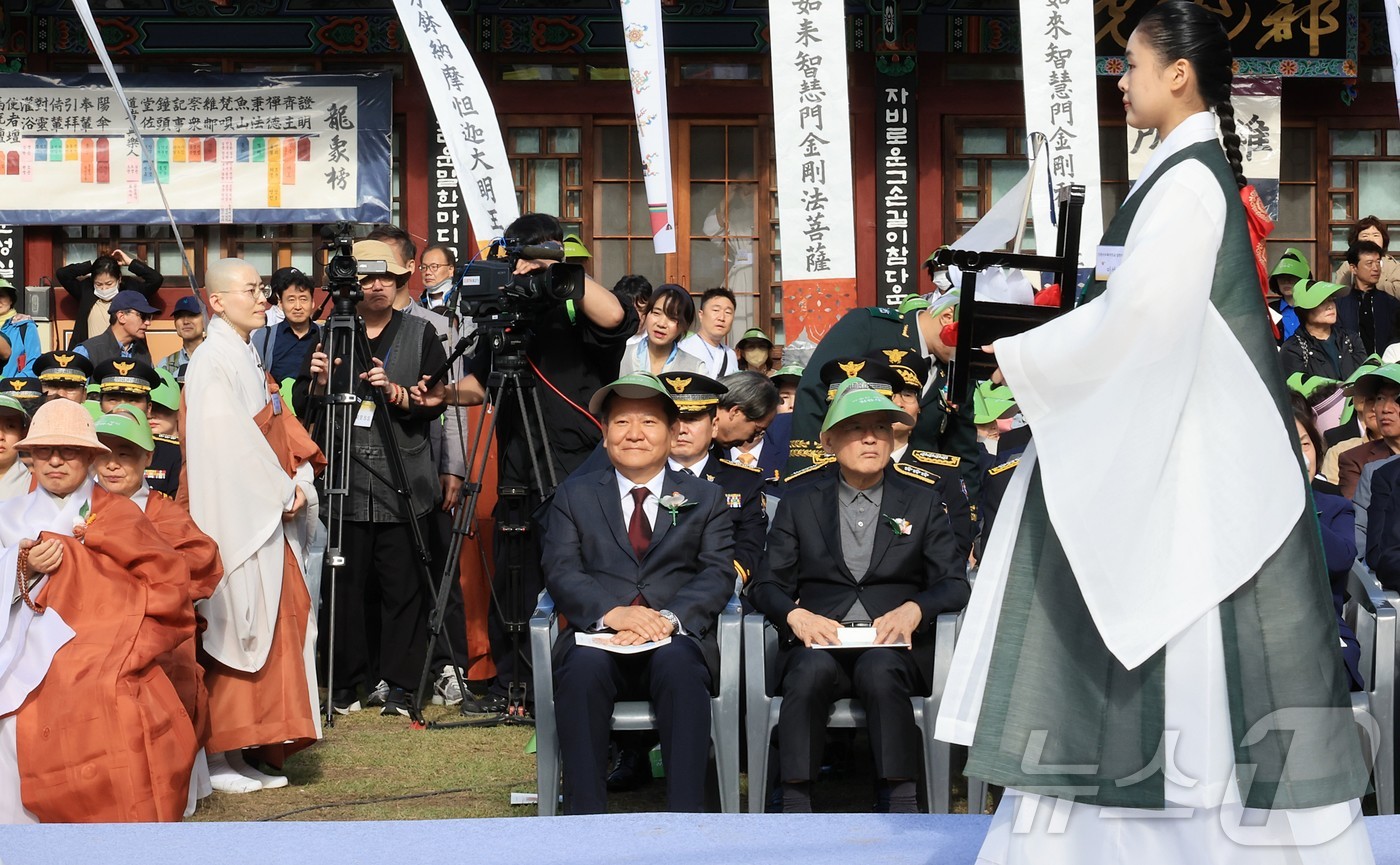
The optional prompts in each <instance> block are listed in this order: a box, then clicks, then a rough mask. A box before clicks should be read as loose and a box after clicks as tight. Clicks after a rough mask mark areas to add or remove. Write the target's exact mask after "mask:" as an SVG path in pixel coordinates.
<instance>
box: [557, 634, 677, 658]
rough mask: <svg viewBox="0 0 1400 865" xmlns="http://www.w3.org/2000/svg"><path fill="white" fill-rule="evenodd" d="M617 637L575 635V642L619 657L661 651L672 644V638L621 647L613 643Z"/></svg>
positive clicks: (608, 635)
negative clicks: (660, 649)
mask: <svg viewBox="0 0 1400 865" xmlns="http://www.w3.org/2000/svg"><path fill="white" fill-rule="evenodd" d="M614 636H616V635H615V634H611V633H603V634H584V633H577V634H574V640H575V642H577V643H578V644H579V645H580V646H588V647H589V648H593V649H602V650H603V651H605V652H614V653H616V654H619V655H636V654H639V653H641V652H650V651H651V650H652V649H659V648H661V647H662V646H664V645H666V644H667V643H669V642H671V638H670V637H667V638H666V639H664V640H654V641H652V642H650V643H639V644H637V645H635V646H619V645H616V644H615V643H613V641H612V638H613V637H614Z"/></svg>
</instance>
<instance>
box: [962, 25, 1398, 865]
mask: <svg viewBox="0 0 1400 865" xmlns="http://www.w3.org/2000/svg"><path fill="white" fill-rule="evenodd" d="M1128 63H1129V67H1128V71H1127V72H1126V73H1125V74H1124V76H1123V78H1122V80H1121V81H1120V84H1119V88H1120V89H1121V90H1123V92H1124V94H1125V98H1124V103H1125V106H1126V107H1127V110H1128V122H1129V123H1130V124H1131V125H1133V126H1135V127H1138V128H1153V127H1155V128H1157V129H1158V130H1159V133H1160V134H1161V136H1162V139H1163V140H1162V143H1161V144H1160V145H1159V146H1158V148H1157V150H1156V152H1155V153H1154V155H1153V157H1152V160H1151V162H1150V163H1149V165H1148V166H1147V168H1146V169H1145V170H1144V171H1143V173H1142V176H1141V178H1140V179H1139V180H1138V182H1137V184H1136V185H1135V186H1134V187H1133V189H1132V190H1131V192H1130V194H1129V197H1128V199H1127V200H1126V201H1125V203H1124V205H1123V207H1122V208H1121V209H1120V211H1119V213H1118V215H1117V217H1116V218H1115V219H1114V220H1113V222H1112V224H1111V225H1110V226H1109V228H1108V231H1107V232H1106V234H1105V236H1104V239H1103V246H1102V247H1100V252H1099V259H1100V273H1099V276H1100V277H1101V278H1103V277H1104V276H1107V281H1106V284H1105V283H1104V282H1103V281H1096V282H1095V284H1094V285H1093V286H1092V287H1091V289H1090V290H1089V291H1088V292H1087V294H1086V297H1085V302H1083V303H1081V305H1080V307H1079V308H1077V309H1075V310H1074V311H1072V312H1070V313H1068V314H1066V315H1064V316H1062V317H1061V318H1059V319H1057V320H1055V321H1053V322H1051V323H1049V324H1047V325H1045V326H1043V327H1039V328H1036V329H1035V330H1032V331H1030V332H1028V333H1025V334H1022V335H1020V336H1017V337H1012V338H1009V339H1003V340H999V341H998V342H997V343H996V345H995V350H996V354H997V359H998V362H999V364H1000V366H1001V370H1002V372H1003V374H1004V375H1005V377H1006V380H1007V382H1008V384H1010V386H1011V388H1012V390H1013V392H1014V393H1015V394H1016V398H1017V403H1018V404H1019V406H1020V408H1021V411H1022V413H1023V414H1024V415H1025V417H1026V419H1027V421H1028V422H1029V423H1030V424H1031V426H1032V427H1033V428H1034V430H1035V441H1034V443H1033V445H1032V446H1031V448H1030V449H1028V450H1027V452H1026V456H1025V457H1024V458H1023V459H1022V460H1021V463H1020V465H1019V466H1018V468H1017V469H1016V474H1015V476H1014V477H1013V479H1012V481H1011V483H1010V486H1009V488H1008V489H1007V492H1006V495H1005V498H1004V500H1003V503H1002V507H1001V511H1000V513H999V515H998V519H997V524H996V529H995V531H994V532H993V533H992V536H991V538H990V539H989V541H988V544H987V548H986V552H985V554H984V556H983V561H982V567H981V571H980V575H979V578H978V581H977V584H976V586H975V588H974V591H973V595H972V600H971V602H970V604H969V606H968V610H967V613H966V620H965V624H964V626H963V630H962V633H961V634H960V636H959V640H958V647H957V651H956V654H955V656H954V660H953V670H952V674H951V676H950V680H949V685H948V689H947V691H946V692H945V697H944V699H943V703H942V707H941V711H940V714H939V719H938V732H937V734H938V736H939V738H941V739H944V740H946V741H951V742H955V743H959V744H965V745H968V746H970V758H969V762H968V766H967V774H968V775H969V776H971V777H976V778H983V779H986V780H988V781H990V782H992V783H995V784H1001V785H1004V786H1006V787H1007V788H1008V789H1007V795H1006V797H1005V798H1004V799H1003V800H1002V803H1001V807H1000V808H999V809H998V811H997V815H996V817H995V818H994V820H993V823H992V827H991V829H990V831H989V833H988V837H987V840H986V842H985V843H984V846H983V849H982V854H981V859H980V861H984V862H1035V863H1059V862H1065V863H1070V862H1073V863H1090V862H1093V863H1098V862H1115V861H1128V859H1129V858H1131V860H1132V861H1133V862H1134V865H1150V863H1156V862H1163V863H1166V862H1172V863H1180V862H1191V863H1197V862H1230V863H1239V862H1243V863H1251V862H1279V861H1286V862H1313V861H1316V862H1329V863H1330V862H1347V863H1363V865H1364V863H1369V862H1371V861H1372V859H1371V849H1370V844H1369V841H1368V839H1367V835H1366V831H1365V827H1364V824H1363V823H1362V822H1361V821H1360V820H1359V819H1358V818H1359V815H1360V806H1359V804H1358V799H1359V797H1360V796H1361V794H1362V793H1364V792H1365V789H1366V772H1365V768H1364V764H1363V761H1362V758H1361V752H1360V740H1359V736H1358V734H1357V729H1356V726H1355V724H1354V722H1353V720H1352V716H1351V709H1350V705H1351V704H1350V700H1349V697H1348V694H1347V684H1346V682H1347V679H1346V674H1345V672H1344V670H1343V667H1342V662H1341V658H1340V654H1339V652H1338V650H1337V646H1338V637H1337V629H1336V623H1335V616H1334V613H1333V611H1332V605H1331V595H1330V588H1329V583H1328V575H1327V570H1326V566H1325V563H1324V560H1323V554H1322V547H1321V541H1320V538H1319V535H1318V528H1317V520H1316V516H1315V513H1314V510H1313V505H1312V500H1311V496H1310V493H1309V491H1308V487H1307V479H1306V477H1305V476H1304V473H1303V471H1302V468H1301V457H1300V454H1299V451H1298V445H1297V441H1296V435H1295V433H1294V431H1293V423H1292V420H1291V417H1292V415H1291V412H1290V411H1289V409H1288V405H1287V397H1286V391H1285V388H1284V384H1283V380H1282V377H1281V375H1280V373H1279V371H1278V362H1277V354H1276V350H1275V347H1274V340H1273V334H1272V331H1271V329H1270V326H1269V320H1268V317H1267V313H1266V310H1265V306H1264V302H1263V299H1262V296H1261V293H1260V288H1259V276H1258V270H1257V266H1256V262H1255V257H1254V252H1253V248H1252V244H1251V239H1250V234H1249V230H1248V226H1247V216H1246V211H1245V208H1244V206H1243V205H1242V203H1241V200H1240V194H1239V190H1240V188H1241V187H1243V186H1244V179H1243V176H1242V171H1241V169H1240V156H1239V149H1238V147H1239V138H1238V136H1237V135H1236V134H1235V123H1234V112H1233V108H1232V107H1231V105H1230V102H1229V93H1230V79H1231V60H1230V52H1229V45H1228V41H1227V38H1226V36H1225V33H1224V31H1223V29H1222V28H1221V26H1220V24H1219V19H1218V17H1217V16H1215V15H1214V14H1212V13H1209V12H1206V11H1205V10H1204V9H1202V8H1201V7H1200V6H1197V5H1195V4H1192V3H1188V2H1183V0H1173V2H1168V3H1164V4H1162V5H1160V6H1157V7H1155V8H1154V9H1153V10H1152V11H1150V12H1149V13H1148V14H1147V16H1145V17H1144V18H1143V20H1142V23H1141V24H1139V26H1138V28H1137V30H1135V31H1134V34H1133V37H1132V39H1131V40H1130V41H1129V44H1128ZM1212 109H1213V111H1214V113H1212ZM1217 117H1218V118H1219V121H1220V127H1221V130H1222V131H1223V133H1224V141H1225V149H1224V151H1222V148H1221V144H1220V140H1219V139H1218V138H1217V134H1216V119H1217ZM1089 301H1092V302H1089ZM1106 406H1111V407H1112V409H1111V410H1108V411H1105V408H1104V407H1106ZM1222 431H1224V435H1222Z"/></svg>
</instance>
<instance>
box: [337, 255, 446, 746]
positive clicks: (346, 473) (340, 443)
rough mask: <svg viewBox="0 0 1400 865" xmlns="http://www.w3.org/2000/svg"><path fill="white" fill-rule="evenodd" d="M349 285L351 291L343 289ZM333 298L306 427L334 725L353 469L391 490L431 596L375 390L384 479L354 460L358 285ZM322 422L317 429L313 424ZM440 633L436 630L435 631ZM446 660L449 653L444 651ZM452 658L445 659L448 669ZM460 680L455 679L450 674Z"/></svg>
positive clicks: (365, 357)
mask: <svg viewBox="0 0 1400 865" xmlns="http://www.w3.org/2000/svg"><path fill="white" fill-rule="evenodd" d="M352 285H353V288H352V287H351V286H352ZM332 291H333V292H334V294H333V297H334V300H335V305H334V310H333V312H332V314H331V316H330V317H329V318H328V319H327V320H326V325H325V336H324V346H325V353H326V355H327V359H328V363H329V364H330V368H329V370H328V373H327V375H328V378H327V387H326V395H325V397H324V400H323V405H324V408H323V409H322V412H323V414H322V415H321V416H319V417H317V418H315V419H314V422H313V424H312V426H313V427H314V428H315V429H316V431H317V432H319V431H321V430H324V432H325V435H324V436H318V437H319V438H320V439H321V447H322V451H323V452H324V453H325V456H326V462H327V466H326V471H325V474H324V475H323V488H322V493H323V495H324V497H325V499H326V507H325V513H326V553H325V566H326V568H327V569H328V570H329V571H330V609H329V621H330V628H329V634H328V637H327V651H326V656H327V657H326V691H327V697H328V699H327V701H326V712H325V717H326V725H327V726H330V727H333V726H335V707H334V700H335V640H336V584H337V582H338V579H337V577H338V576H339V573H340V569H341V568H343V567H345V565H346V561H347V559H346V555H345V551H344V532H345V505H346V503H347V500H348V499H349V496H350V489H351V470H352V466H353V464H358V468H359V469H360V470H363V471H365V472H367V473H368V474H370V475H371V476H373V477H374V478H375V479H377V480H379V481H380V482H381V483H383V484H384V485H385V486H387V487H389V488H390V489H391V490H393V491H394V493H395V495H396V496H397V497H398V499H399V501H400V503H401V506H402V508H403V512H404V514H405V515H406V517H407V522H408V526H409V532H410V534H411V536H412V539H413V547H414V550H415V551H416V553H417V556H416V560H415V562H414V563H413V567H414V568H415V569H416V570H417V571H418V575H419V578H420V579H421V581H422V583H423V591H424V596H425V597H432V596H433V595H434V590H433V585H432V576H431V570H432V566H431V563H430V560H429V551H428V546H427V543H426V541H425V540H424V537H423V531H422V527H421V526H420V525H419V521H418V519H417V518H416V516H415V514H414V503H413V496H412V493H411V491H410V490H409V485H408V471H407V468H406V467H405V465H404V461H403V454H402V452H401V451H400V449H399V444H398V441H397V440H396V439H395V436H394V431H393V429H392V427H391V424H390V421H389V419H388V418H389V415H388V411H389V404H388V401H387V400H386V399H385V398H384V394H383V392H382V391H381V390H380V389H379V388H377V387H371V388H370V397H369V399H370V401H371V402H372V405H373V406H374V409H373V414H372V415H371V417H370V420H369V425H370V426H372V427H375V428H376V429H378V431H379V436H380V441H381V444H382V446H383V449H384V452H385V454H386V456H387V458H388V464H389V466H388V467H389V474H390V477H387V478H386V477H384V475H383V474H382V473H380V472H379V471H377V470H376V469H375V468H373V467H372V466H369V465H367V464H365V463H364V461H363V460H360V459H359V458H358V457H356V456H355V454H354V450H353V446H352V445H353V435H354V428H355V425H356V415H357V413H358V412H361V411H364V410H365V409H364V407H363V406H364V403H365V400H364V398H362V397H361V396H359V395H358V394H357V393H356V390H357V386H356V385H357V383H358V381H359V374H360V372H361V371H362V370H364V369H369V368H370V363H371V360H370V359H371V357H372V354H371V352H370V347H369V337H368V334H367V333H366V331H365V323H364V320H363V319H362V318H360V316H359V315H358V313H357V312H356V310H355V307H356V304H357V303H358V302H359V301H360V300H361V299H362V298H363V293H362V292H361V291H360V289H359V283H358V281H354V280H353V279H352V280H350V281H348V282H347V283H346V284H345V285H342V286H340V287H339V288H338V289H336V288H332ZM322 424H324V426H321V425H322ZM439 632H440V629H439ZM439 632H433V633H432V634H430V635H429V643H428V646H427V650H426V653H427V657H428V659H429V662H431V659H432V648H433V639H434V637H437V636H438V635H439ZM446 648H447V651H448V653H449V655H451V653H452V648H451V646H450V644H449V645H446ZM456 662H457V659H456V658H453V666H454V668H456V667H457V666H458V665H457V663H456ZM458 676H459V678H460V673H459V674H458ZM422 705H423V689H422V688H421V687H420V688H419V690H418V691H417V692H416V693H415V695H414V699H413V700H412V701H411V703H410V705H409V706H408V711H409V718H410V720H411V721H412V722H413V723H414V724H415V725H417V726H421V725H422V724H423V715H422Z"/></svg>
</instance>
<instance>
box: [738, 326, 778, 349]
mask: <svg viewBox="0 0 1400 865" xmlns="http://www.w3.org/2000/svg"><path fill="white" fill-rule="evenodd" d="M750 340H757V341H759V342H766V343H768V346H769V347H770V348H771V347H772V345H773V340H771V339H769V338H768V334H766V333H764V332H763V329H762V328H758V327H751V328H749V329H748V330H746V331H744V335H743V336H741V337H740V338H739V341H738V342H736V343H735V344H734V347H735V348H737V349H738V350H739V351H743V350H744V343H746V342H749V341H750Z"/></svg>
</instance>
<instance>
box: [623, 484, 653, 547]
mask: <svg viewBox="0 0 1400 865" xmlns="http://www.w3.org/2000/svg"><path fill="white" fill-rule="evenodd" d="M649 495H651V490H649V489H647V488H646V487H633V488H632V519H630V520H628V521H627V540H629V541H631V542H632V552H634V553H636V554H637V561H639V562H640V561H641V560H642V556H645V555H646V554H647V547H649V546H651V521H650V520H648V519H647V513H646V509H645V508H643V507H642V502H644V501H646V500H647V496H649Z"/></svg>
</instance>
